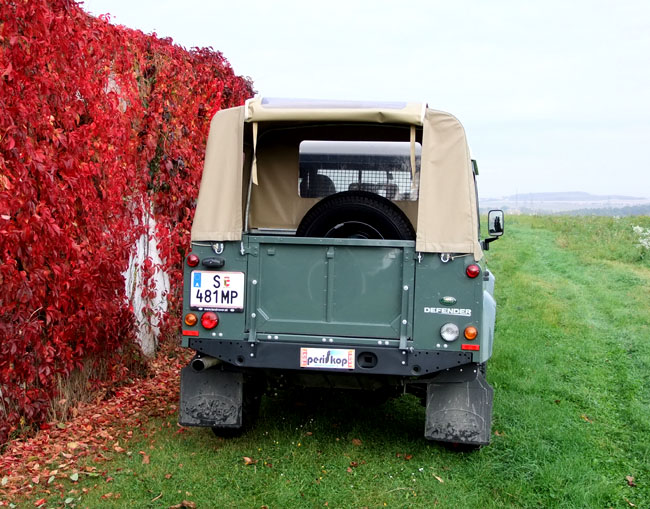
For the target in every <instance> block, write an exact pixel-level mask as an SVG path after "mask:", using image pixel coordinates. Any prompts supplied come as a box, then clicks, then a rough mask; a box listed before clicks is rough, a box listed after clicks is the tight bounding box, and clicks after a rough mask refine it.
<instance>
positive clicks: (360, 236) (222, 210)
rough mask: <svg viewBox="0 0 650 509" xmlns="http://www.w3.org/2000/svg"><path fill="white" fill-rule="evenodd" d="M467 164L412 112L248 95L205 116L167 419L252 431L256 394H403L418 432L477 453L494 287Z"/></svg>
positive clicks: (483, 431) (440, 132) (445, 121)
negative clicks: (279, 382) (421, 419)
mask: <svg viewBox="0 0 650 509" xmlns="http://www.w3.org/2000/svg"><path fill="white" fill-rule="evenodd" d="M477 173H478V171H477V165H476V163H475V162H474V161H472V159H471V158H470V153H469V149H468V146H467V142H466V138H465V131H464V129H463V127H462V126H461V124H460V123H459V121H458V120H457V119H456V118H454V117H453V116H452V115H449V114H447V113H444V112H441V111H436V110H433V109H430V108H428V107H426V106H425V105H422V104H414V103H365V102H344V101H300V100H287V99H260V98H256V99H254V100H250V101H248V102H247V103H246V104H245V105H244V106H241V107H237V108H231V109H227V110H223V111H220V112H218V113H217V114H216V115H215V116H214V118H213V119H212V122H211V127H210V134H209V137H208V142H207V149H206V156H205V166H204V171H203V176H202V181H201V186H200V189H199V197H198V201H197V206H196V211H195V217H194V222H193V227H192V239H191V252H190V253H189V254H188V255H187V257H186V259H185V267H184V290H183V296H184V303H183V324H182V337H183V345H184V346H185V347H188V348H190V349H192V350H193V351H194V352H195V356H194V358H193V359H192V360H191V361H190V363H189V365H188V366H186V367H185V368H183V370H182V372H181V401H180V418H179V422H180V423H181V424H182V425H186V426H208V427H211V428H212V429H213V430H214V432H215V433H216V434H219V435H227V434H231V433H233V432H237V431H241V430H242V429H244V427H245V426H248V425H250V424H252V422H253V420H254V419H255V416H256V414H257V411H258V408H259V402H260V398H261V397H262V394H263V392H264V387H265V385H266V383H267V382H269V381H271V380H273V379H276V378H278V377H282V378H283V379H284V380H286V381H288V382H289V383H293V384H296V385H299V386H309V387H319V386H320V387H333V388H342V389H350V390H366V391H373V392H374V393H375V394H382V393H385V394H395V393H402V392H408V393H413V394H415V395H417V396H419V397H420V398H421V401H422V402H423V404H424V405H426V419H425V421H426V422H425V423H424V436H425V437H426V438H427V439H430V440H436V441H442V442H453V443H460V444H466V445H468V446H480V445H485V444H487V443H489V440H490V428H491V416H492V399H493V390H492V387H491V386H490V385H489V384H488V382H487V381H486V378H485V366H486V363H487V362H488V360H489V358H490V356H491V354H492V344H493V337H494V323H495V314H496V303H495V300H494V296H493V293H494V281H495V278H494V276H493V275H492V273H491V272H489V271H488V269H487V267H486V265H485V262H484V257H483V252H484V251H485V250H487V249H488V247H489V243H490V242H491V241H493V240H495V239H496V238H498V236H500V235H501V234H502V233H503V212H502V211H490V213H489V217H488V229H489V230H490V231H489V235H488V237H487V238H485V239H483V240H481V239H480V231H479V213H478V195H477V191H476V181H475V179H476V175H477Z"/></svg>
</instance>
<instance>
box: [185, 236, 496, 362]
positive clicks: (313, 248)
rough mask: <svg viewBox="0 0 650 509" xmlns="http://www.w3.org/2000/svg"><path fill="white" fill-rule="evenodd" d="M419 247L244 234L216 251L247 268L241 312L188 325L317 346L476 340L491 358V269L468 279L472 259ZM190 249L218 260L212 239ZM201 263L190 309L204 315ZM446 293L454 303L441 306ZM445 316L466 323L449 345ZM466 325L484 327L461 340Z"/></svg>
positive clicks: (481, 354)
mask: <svg viewBox="0 0 650 509" xmlns="http://www.w3.org/2000/svg"><path fill="white" fill-rule="evenodd" d="M414 244H415V243H414V242H412V241H382V240H359V239H320V238H297V237H290V236H275V235H244V237H243V241H242V242H224V243H223V252H222V253H221V254H220V255H219V256H221V257H222V258H224V260H225V265H224V266H223V268H221V269H220V270H224V271H235V272H244V273H245V274H246V290H245V299H244V300H245V309H244V312H219V313H218V314H219V325H218V326H217V328H216V329H214V331H208V330H205V329H203V327H202V326H201V325H200V324H198V325H196V326H193V327H188V326H186V325H183V329H184V330H192V331H198V332H199V336H198V337H200V338H204V339H210V338H215V339H228V340H239V341H250V342H256V341H269V340H271V341H284V342H302V343H306V344H309V343H311V344H314V346H316V345H317V344H319V343H320V344H322V343H326V344H327V345H328V346H335V345H337V344H346V345H363V344H379V345H382V344H384V345H385V346H393V347H395V348H411V347H413V348H415V349H416V350H431V351H460V350H461V345H462V344H474V345H480V347H481V350H480V351H478V352H473V353H472V355H473V360H474V362H483V361H485V360H486V358H487V356H489V353H490V352H491V344H487V340H488V339H489V341H490V343H491V340H492V337H489V338H485V337H484V334H482V332H481V331H482V329H484V328H485V327H486V323H485V320H483V305H484V295H483V292H484V281H483V275H484V273H485V270H486V269H485V267H482V273H481V275H480V276H479V277H477V278H475V279H470V278H468V277H467V275H466V273H465V269H466V267H467V266H468V265H470V264H472V263H474V261H473V259H472V257H469V256H462V257H457V258H454V259H450V260H449V261H448V262H446V263H444V262H443V261H442V260H441V257H440V255H438V254H431V253H416V252H415V245H414ZM242 250H243V254H242ZM192 252H193V253H195V254H197V255H198V256H199V258H200V259H204V258H207V257H213V256H215V252H214V250H213V248H212V246H211V244H210V243H207V242H205V243H201V242H200V243H194V244H193V245H192ZM197 269H201V270H205V268H204V267H201V266H198V267H196V268H194V269H193V268H191V267H188V266H187V265H186V266H185V271H184V272H185V279H184V294H183V296H184V299H183V301H184V302H183V315H185V314H187V313H189V312H191V311H193V312H195V313H196V314H197V315H198V316H199V318H200V315H201V311H197V310H192V309H190V306H189V301H190V298H189V297H190V295H189V292H190V290H191V287H190V286H191V284H190V283H191V281H190V274H191V272H192V270H197ZM445 297H453V299H448V301H449V302H453V300H454V299H455V303H454V304H451V305H447V306H446V305H445V304H443V303H441V301H444V298H445ZM452 313H453V314H452ZM466 315H467V316H466ZM447 322H453V323H455V324H456V325H457V326H458V327H459V329H460V338H459V339H458V340H456V341H454V342H452V343H446V342H445V341H443V340H442V338H441V337H440V328H441V327H442V326H443V324H445V323H447ZM469 325H473V326H475V327H476V328H477V329H478V331H479V333H478V337H477V338H476V339H474V340H472V341H468V340H466V339H465V338H464V337H463V330H464V329H465V327H467V326H469ZM492 326H493V325H492ZM194 333H195V332H194ZM490 336H491V335H490ZM191 337H196V336H191ZM184 345H185V346H187V345H188V336H184Z"/></svg>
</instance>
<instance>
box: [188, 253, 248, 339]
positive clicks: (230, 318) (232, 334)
mask: <svg viewBox="0 0 650 509" xmlns="http://www.w3.org/2000/svg"><path fill="white" fill-rule="evenodd" d="M222 244H223V253H221V254H220V255H218V256H221V257H222V258H223V259H224V260H225V261H226V263H225V265H224V266H223V268H222V269H221V270H227V271H231V272H244V273H246V272H248V268H247V260H246V256H242V255H241V253H240V243H239V242H224V243H222ZM192 252H193V253H194V254H196V255H198V257H199V258H200V259H201V260H203V259H205V258H208V257H213V256H217V255H216V254H215V252H214V251H213V250H212V246H211V244H209V243H208V242H194V243H192ZM193 270H205V267H202V266H201V265H200V264H199V266H198V267H194V268H192V267H188V266H187V264H185V265H184V267H183V316H185V315H186V314H187V313H189V312H190V311H193V310H191V309H190V291H191V289H192V285H191V281H190V275H191V273H192V271H193ZM195 312H196V311H195ZM196 314H197V315H198V316H199V319H200V317H201V313H200V312H196ZM245 318H246V317H245V313H236V312H233V313H219V325H218V326H217V328H216V329H214V332H212V331H207V330H205V329H203V327H201V326H200V325H196V326H194V327H188V326H187V325H185V324H184V323H183V330H198V331H199V333H200V334H201V337H206V338H209V337H215V338H228V339H244V338H245V335H244V330H245ZM213 334H214V336H213ZM183 346H188V341H187V336H183Z"/></svg>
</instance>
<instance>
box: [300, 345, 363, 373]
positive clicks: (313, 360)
mask: <svg viewBox="0 0 650 509" xmlns="http://www.w3.org/2000/svg"><path fill="white" fill-rule="evenodd" d="M300 367H301V368H312V369H354V350H350V349H336V348H301V349H300Z"/></svg>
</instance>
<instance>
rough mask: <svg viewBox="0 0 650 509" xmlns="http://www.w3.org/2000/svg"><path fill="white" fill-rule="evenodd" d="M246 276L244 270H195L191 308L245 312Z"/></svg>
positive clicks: (193, 272) (191, 280)
mask: <svg viewBox="0 0 650 509" xmlns="http://www.w3.org/2000/svg"><path fill="white" fill-rule="evenodd" d="M245 293H246V276H245V274H244V273H243V272H230V271H215V270H193V271H192V272H191V274H190V308H191V309H196V310H199V311H202V310H210V311H226V312H232V313H243V311H244V295H245Z"/></svg>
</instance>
